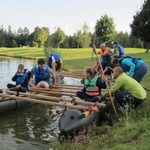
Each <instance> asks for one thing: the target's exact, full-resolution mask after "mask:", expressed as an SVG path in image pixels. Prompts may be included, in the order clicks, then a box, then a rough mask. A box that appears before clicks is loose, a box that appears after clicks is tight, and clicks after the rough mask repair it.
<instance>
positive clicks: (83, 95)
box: [76, 91, 100, 102]
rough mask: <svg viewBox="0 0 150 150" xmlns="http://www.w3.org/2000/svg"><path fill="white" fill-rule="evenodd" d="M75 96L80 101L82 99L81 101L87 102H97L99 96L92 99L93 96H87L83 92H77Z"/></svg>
mask: <svg viewBox="0 0 150 150" xmlns="http://www.w3.org/2000/svg"><path fill="white" fill-rule="evenodd" d="M76 95H77V97H79V98H80V99H83V100H85V101H88V102H97V101H98V100H100V97H99V96H94V97H93V96H89V95H87V94H86V93H85V92H83V91H77V93H76Z"/></svg>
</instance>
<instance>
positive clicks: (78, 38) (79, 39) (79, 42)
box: [75, 30, 83, 48]
mask: <svg viewBox="0 0 150 150" xmlns="http://www.w3.org/2000/svg"><path fill="white" fill-rule="evenodd" d="M75 39H76V42H77V48H79V47H82V42H83V34H82V31H80V30H78V31H77V33H75Z"/></svg>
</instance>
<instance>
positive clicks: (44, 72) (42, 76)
mask: <svg viewBox="0 0 150 150" xmlns="http://www.w3.org/2000/svg"><path fill="white" fill-rule="evenodd" d="M48 69H49V66H48V65H45V66H44V68H43V69H39V67H38V65H37V66H35V68H34V75H35V82H36V83H38V82H40V81H45V82H47V83H49V82H50V74H49V73H48Z"/></svg>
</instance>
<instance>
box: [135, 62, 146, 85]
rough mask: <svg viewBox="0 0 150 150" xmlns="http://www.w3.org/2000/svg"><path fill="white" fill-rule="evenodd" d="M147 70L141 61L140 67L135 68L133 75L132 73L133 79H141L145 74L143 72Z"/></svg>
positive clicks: (138, 80) (139, 80)
mask: <svg viewBox="0 0 150 150" xmlns="http://www.w3.org/2000/svg"><path fill="white" fill-rule="evenodd" d="M147 71H148V67H147V65H146V64H145V63H143V64H142V65H141V66H140V67H138V68H136V70H135V72H134V75H133V79H135V80H136V81H137V82H139V83H140V82H141V80H142V79H143V77H144V76H145V74H146V73H147Z"/></svg>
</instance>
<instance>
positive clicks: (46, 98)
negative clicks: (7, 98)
mask: <svg viewBox="0 0 150 150" xmlns="http://www.w3.org/2000/svg"><path fill="white" fill-rule="evenodd" d="M5 92H6V93H7V94H14V95H15V94H16V92H14V91H9V90H6V91H5ZM19 94H20V95H23V96H28V97H33V98H38V99H43V100H48V101H54V102H60V101H66V102H70V100H68V99H65V100H64V99H63V98H59V97H53V96H45V95H39V94H38V95H37V94H31V93H22V92H19ZM75 102H76V103H77V104H81V105H93V104H94V103H93V102H86V101H83V100H75Z"/></svg>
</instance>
